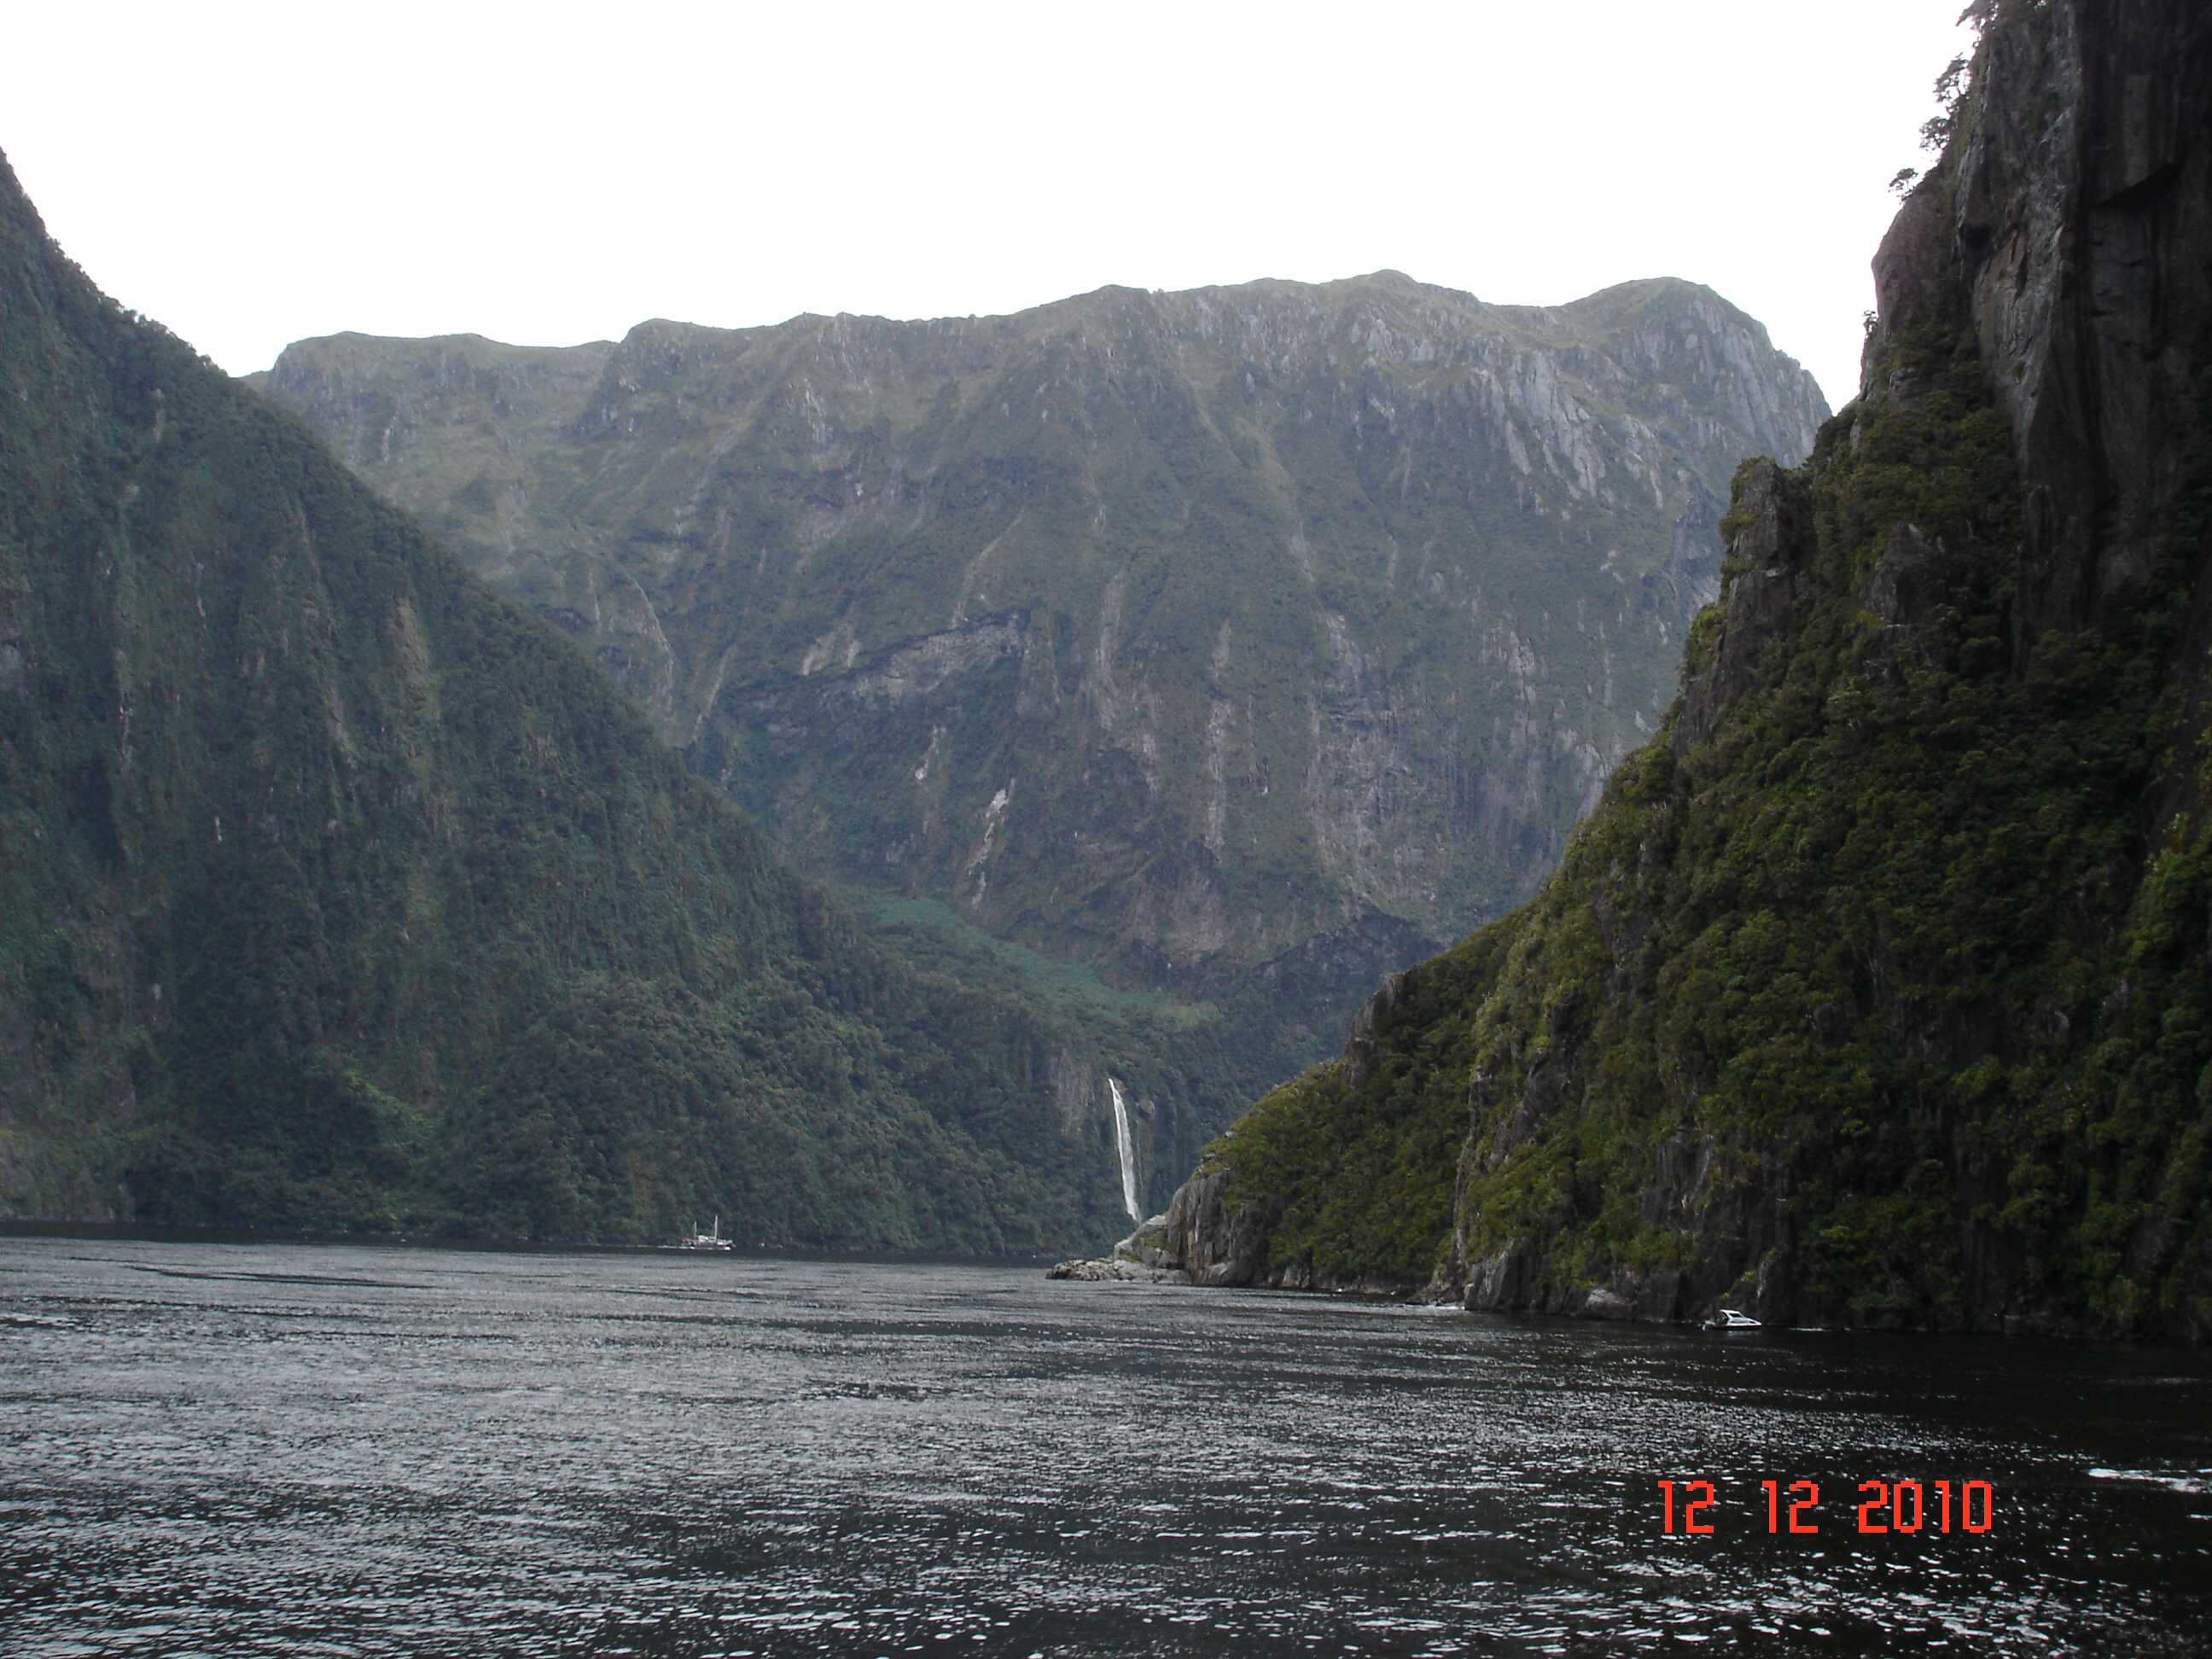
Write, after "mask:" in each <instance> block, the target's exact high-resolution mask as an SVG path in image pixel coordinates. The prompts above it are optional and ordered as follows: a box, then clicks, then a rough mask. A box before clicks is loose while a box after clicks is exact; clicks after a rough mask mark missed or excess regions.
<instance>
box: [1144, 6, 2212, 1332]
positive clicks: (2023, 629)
mask: <svg viewBox="0 0 2212 1659" xmlns="http://www.w3.org/2000/svg"><path fill="white" fill-rule="evenodd" d="M1977 10H1978V12H1979V13H1980V14H1981V15H1982V21H1983V24H1984V27H1983V33H1982V36H1981V40H1980V43H1979V46H1978V50H1977V52H1976V53H1975V56H1974V58H1973V59H1972V66H1971V71H1970V74H1969V76H1967V78H1966V82H1965V83H1964V86H1965V89H1964V91H1963V94H1962V95H1961V96H1960V100H1959V101H1958V102H1957V103H1956V104H1955V105H1954V106H1953V107H1952V108H1951V109H1950V110H1948V112H1947V115H1946V117H1945V118H1944V121H1945V124H1946V125H1948V143H1947V145H1946V148H1945V149H1944V151H1943V154H1942V160H1941V162H1940V164H1939V165H1938V166H1937V167H1935V168H1934V169H1932V171H1931V172H1930V173H1929V176H1928V177H1927V178H1926V179H1923V180H1922V181H1921V182H1920V184H1919V185H1918V186H1917V189H1915V190H1914V191H1913V192H1912V194H1911V197H1909V198H1908V199H1907V200H1906V201H1905V204H1904V205H1903V208H1902V210H1900V212H1899V215H1898V216H1897V221H1896V223H1895V225H1894V227H1893V228H1892V230H1891V232H1890V234H1889V235H1888V236H1887V239H1886V240H1884V242H1883V244H1882V246H1881V251H1880V253H1879V255H1878V257H1877V258H1876V260H1875V277H1876V284H1877V290H1878V295H1879V301H1880V312H1879V318H1878V320H1877V322H1876V324H1875V326H1874V328H1873V329H1872V331H1871V334H1870V337H1869V342H1868V346H1867V352H1866V357H1865V364H1864V370H1863V386H1862V391H1861V395H1860V397H1859V398H1858V399H1857V402H1855V403H1854V404H1851V405H1850V407H1849V408H1848V409H1846V410H1844V411H1843V412H1842V413H1841V414H1840V415H1839V416H1837V417H1836V419H1835V420H1834V421H1832V422H1830V423H1829V424H1828V425H1827V426H1826V427H1825V428H1823V430H1822V432H1821V434H1820V439H1819V441H1818V443H1817V445H1816V447H1815V450H1814V455H1813V458H1812V459H1811V461H1810V463H1809V464H1808V465H1807V466H1805V467H1803V468H1802V469H1798V470H1795V471H1791V470H1785V469H1783V468H1779V467H1776V466H1772V465H1753V466H1749V467H1747V468H1746V469H1745V470H1744V471H1743V472H1742V473H1741V475H1740V476H1739V477H1738V478H1737V480H1736V483H1735V491H1734V495H1733V498H1732V504H1731V507H1730V511H1729V515H1728V517H1727V519H1726V520H1724V528H1725V529H1726V530H1727V531H1728V532H1729V563H1728V567H1727V571H1728V574H1727V575H1726V578H1725V585H1724V592H1723V596H1722V599H1721V600H1720V602H1719V604H1717V605H1715V606H1714V607H1712V608H1711V609H1710V610H1708V611H1705V613H1704V614H1703V615H1702V616H1701V617H1699V619H1698V622H1697V623H1696V625H1695V627H1694V628H1693V629H1692V631H1691V635H1690V637H1689V641H1688V650H1687V661H1686V665H1685V667H1684V671H1683V680H1682V695H1681V696H1680V698H1679V699H1678V701H1677V702H1675V704H1674V708H1673V709H1672V710H1671V711H1670V712H1669V713H1668V715H1667V717H1666V720H1665V722H1664V729H1663V730H1662V732H1660V733H1659V735H1658V736H1657V737H1656V738H1655V739H1654V740H1653V741H1652V742H1651V743H1650V744H1647V745H1645V746H1644V748H1643V749H1642V750H1639V751H1638V752H1637V753H1635V754H1634V755H1632V756H1631V757H1629V758H1628V759H1627V760H1626V762H1625V763H1623V765H1622V766H1621V768H1620V770H1619V771H1618V772H1617V773H1616V774H1615V775H1614V776H1613V781H1612V782H1611V783H1610V785H1609V786H1608V787H1607V790H1606V792H1605V795H1604V798H1603V799H1602V800H1601V802H1600V804H1599V805H1598V807H1597V809H1596V810H1595V812H1593V813H1592V814H1591V816H1590V817H1589V819H1588V821H1587V822H1586V823H1583V825H1582V826H1581V827H1580V828H1579V829H1577V831H1576V832H1575V835H1574V836H1573V838H1572V840H1571V842H1570V845H1569V848H1568V851H1567V854H1566V858H1565V863H1564V865H1563V866H1562V868H1561V869H1560V871H1559V872H1558V874H1556V875H1555V876H1554V877H1553V878H1551V879H1550V880H1549V881H1548V882H1547V884H1545V886H1544V888H1543V890H1541V893H1540V894H1539V895H1538V896H1537V897H1536V898H1535V899H1534V902H1531V903H1530V904H1528V905H1527V906H1525V907H1524V908H1522V909H1520V910H1519V911H1517V912H1516V913H1515V914H1513V915H1510V917H1508V918H1506V919H1505V920H1504V921H1500V922H1498V923H1497V924H1496V925H1494V926H1492V927H1488V928H1486V929H1485V930H1483V931H1482V932H1480V933H1476V934H1475V935H1474V936H1473V937H1472V938H1470V939H1468V940H1467V941H1465V942H1464V943H1463V944H1462V945H1459V946H1457V947H1455V949H1454V950H1452V951H1449V952H1447V953H1446V954H1444V955H1443V956H1441V957H1437V958H1436V959H1434V960H1432V961H1431V962H1428V963H1424V964H1422V965H1421V966H1419V967H1418V968H1416V969H1413V970H1411V971H1410V972H1408V973H1407V974H1406V975H1402V976H1401V977H1400V978H1398V979H1396V980H1394V981H1391V982H1390V983H1389V984H1388V985H1387V986H1386V987H1385V989H1384V991H1383V993H1382V994H1378V996H1377V997H1376V999H1375V1000H1373V1002H1372V1003H1371V1004H1370V1008H1369V1010H1368V1012H1367V1013H1366V1014H1365V1015H1364V1017H1363V1018H1362V1021H1361V1024H1360V1030H1359V1031H1358V1034H1357V1035H1356V1036H1355V1038H1354V1041H1353V1042H1352V1045H1351V1047H1350V1048H1348V1049H1347V1051H1346V1054H1345V1056H1344V1057H1343V1059H1342V1060H1339V1061H1336V1062H1333V1063H1330V1064H1328V1065H1326V1066H1321V1067H1318V1068H1316V1070H1315V1071H1313V1072H1311V1073H1308V1074H1307V1075H1306V1076H1304V1077H1303V1078H1301V1079H1297V1081H1296V1082H1294V1083H1291V1084H1290V1085H1285V1086H1284V1087H1283V1088H1281V1089H1279V1090H1278V1091H1275V1093H1273V1095H1271V1096H1270V1097H1267V1099H1266V1100H1264V1101H1263V1102H1262V1103H1261V1104H1260V1105H1259V1106H1258V1107H1256V1108H1255V1109H1254V1111H1253V1112H1252V1113H1251V1114H1250V1115H1249V1116H1248V1117H1247V1118H1246V1119H1244V1120H1243V1121H1241V1122H1240V1123H1239V1124H1238V1125H1237V1127H1235V1128H1234V1129H1233V1130H1232V1131H1231V1133H1229V1134H1228V1135H1227V1136H1226V1137H1225V1138H1224V1139H1223V1140H1222V1141H1221V1142H1219V1143H1218V1145H1217V1146H1215V1147H1214V1148H1213V1149H1212V1151H1211V1152H1210V1153H1209V1156H1208V1158H1207V1160H1206V1167H1205V1169H1204V1170H1202V1172H1201V1174H1200V1176H1199V1177H1198V1178H1197V1179H1196V1181H1195V1182H1194V1185H1193V1186H1192V1187H1190V1188H1186V1189H1185V1194H1183V1195H1182V1196H1180V1197H1179V1198H1178V1200H1177V1201H1176V1205H1175V1206H1172V1207H1171V1209H1170V1217H1171V1218H1173V1219H1174V1221H1175V1223H1176V1225H1175V1226H1174V1227H1172V1228H1171V1229H1170V1237H1167V1238H1166V1239H1164V1240H1163V1241H1159V1242H1158V1245H1157V1246H1156V1247H1157V1248H1161V1249H1163V1250H1164V1254H1163V1257H1162V1259H1163V1260H1182V1261H1188V1262H1190V1263H1194V1264H1198V1265H1199V1266H1200V1267H1201V1268H1202V1269H1206V1270H1210V1271H1212V1273H1213V1276H1215V1277H1217V1278H1225V1279H1243V1280H1252V1279H1271V1280H1273V1281H1275V1282H1305V1283H1311V1282H1323V1283H1326V1282H1352V1281H1357V1280H1360V1279H1368V1280H1378V1279H1379V1280H1383V1281H1388V1282H1390V1283H1394V1284H1396V1285H1400V1286H1401V1287H1404V1288H1408V1289H1411V1288H1413V1287H1417V1286H1426V1287H1428V1288H1429V1289H1430V1290H1431V1291H1432V1292H1436V1293H1446V1294H1451V1295H1455V1296H1463V1297H1465V1299H1466V1301H1467V1302H1468V1305H1470V1306H1472V1307H1477V1308H1488V1309H1512V1308H1540V1309H1546V1310H1557V1311H1569V1312H1583V1313H1589V1314H1594V1315H1601V1316H1644V1317H1650V1318H1674V1317H1682V1316H1689V1315H1693V1314H1696V1313H1699V1312H1703V1311H1705V1310H1709V1309H1710V1308H1711V1306H1712V1305H1713V1304H1715V1303H1716V1302H1718V1301H1723V1300H1725V1301H1728V1302H1729V1303H1730V1304H1734V1305H1741V1306H1745V1307H1748V1308H1752V1309H1754V1310H1757V1311H1759V1312H1760V1313H1761V1314H1763V1315H1765V1316H1766V1317H1768V1318H1769V1319H1781V1320H1802V1319H1819V1320H1821V1321H1829V1320H1836V1319H1846V1320H1849V1319H1857V1320H1863V1321H1869V1322H1890V1323H1908V1324H1917V1325H1927V1326H1947V1327H1969V1328H2006V1329H2044V1330H2054V1331H2075V1332H2100V1333H2106V1334H2179V1335H2184V1336H2188V1337H2192V1338H2197V1339H2202V1338H2203V1337H2204V1336H2205V1335H2206V1334H2208V1332H2212V1188H2208V1184H2207V1182H2208V1173H2212V1171H2208V1170H2207V1166H2206V1149H2207V1146H2208V1142H2212V829H2208V824H2207V820H2206V816H2205V809H2206V806H2207V805H2208V802H2207V799H2206V796H2207V793H2208V789H2212V755H2208V752H2207V742H2206V739H2207V720H2206V707H2205V696H2206V691H2207V686H2208V678H2212V677H2209V676H2208V669H2207V663H2208V647H2212V580H2208V578H2207V571H2206V557H2207V549H2208V541H2207V531H2208V515H2212V380H2208V374H2207V363H2208V347H2212V282H2208V278H2207V275H2206V273H2207V271H2208V270H2212V19H2208V17H2207V16H2206V15H2205V14H2204V12H2203V9H2202V8H2201V7H2197V6H2195V5H2190V4H2183V3H2179V0H2130V3H2124V4H2116V5H2105V4H2091V3H2087V0H2039V3H2027V0H2020V3H2004V4H1990V5H1987V6H1984V7H1980V8H1978V9H1977ZM1224 1264H1225V1265H1224Z"/></svg>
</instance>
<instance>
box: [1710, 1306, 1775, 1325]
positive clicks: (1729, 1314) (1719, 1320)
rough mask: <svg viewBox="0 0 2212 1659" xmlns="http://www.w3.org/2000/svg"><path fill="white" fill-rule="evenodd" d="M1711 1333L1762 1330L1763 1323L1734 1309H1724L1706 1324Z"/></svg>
mask: <svg viewBox="0 0 2212 1659" xmlns="http://www.w3.org/2000/svg"><path fill="white" fill-rule="evenodd" d="M1705 1328H1706V1329H1707V1330H1709V1331H1755V1330H1759V1329H1760V1328H1762V1324H1761V1322H1760V1321H1759V1320H1756V1319H1753V1317H1752V1316H1750V1315H1749V1314H1747V1313H1742V1312H1739V1311H1738V1310H1735V1309H1734V1308H1723V1309H1722V1310H1720V1311H1719V1312H1718V1313H1717V1314H1715V1315H1714V1316H1712V1317H1711V1319H1708V1320H1707V1321H1706V1322H1705Z"/></svg>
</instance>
